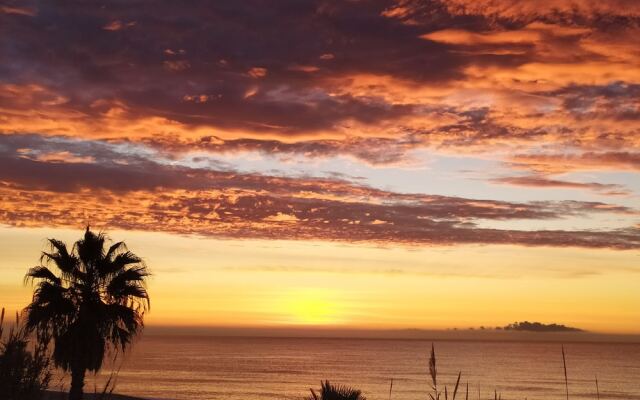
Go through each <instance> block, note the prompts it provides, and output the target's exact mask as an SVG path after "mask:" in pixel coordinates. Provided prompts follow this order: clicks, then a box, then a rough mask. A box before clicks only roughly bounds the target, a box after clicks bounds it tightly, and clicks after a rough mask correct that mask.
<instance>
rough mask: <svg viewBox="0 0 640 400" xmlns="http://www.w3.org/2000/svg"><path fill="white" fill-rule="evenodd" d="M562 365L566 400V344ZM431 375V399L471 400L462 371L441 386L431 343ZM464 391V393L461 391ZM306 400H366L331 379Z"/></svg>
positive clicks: (499, 396) (495, 398) (498, 396)
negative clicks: (459, 398) (450, 383)
mask: <svg viewBox="0 0 640 400" xmlns="http://www.w3.org/2000/svg"><path fill="white" fill-rule="evenodd" d="M561 352H562V365H563V369H564V385H565V396H566V400H569V379H568V376H567V360H566V355H565V351H564V346H563V347H562V350H561ZM429 377H430V379H431V382H430V389H431V392H430V393H428V399H429V400H449V398H451V400H455V399H456V396H458V395H459V393H460V395H461V396H464V398H465V400H469V383H468V382H467V383H466V384H465V386H464V387H462V388H461V386H460V378H461V377H462V372H458V378H457V379H456V382H455V385H454V386H453V390H451V391H450V390H449V387H448V386H446V385H445V386H442V385H441V384H442V382H440V386H439V384H438V382H439V381H438V368H437V360H436V352H435V348H434V346H433V344H432V345H431V354H430V356H429ZM595 387H596V393H595V398H596V400H599V399H600V387H599V385H598V377H597V376H596V377H595ZM392 390H393V379H391V385H390V387H389V400H391V394H392ZM461 392H463V393H461ZM477 398H478V400H480V398H481V396H480V389H478V397H477ZM491 398H492V399H493V400H502V394H500V393H498V391H497V390H494V391H493V393H492V396H491ZM305 400H366V399H365V397H364V396H363V395H362V392H361V391H360V390H358V389H355V388H352V387H349V386H340V385H333V384H331V383H329V381H323V382H321V389H320V393H316V392H315V391H314V390H313V389H311V396H308V397H306V398H305Z"/></svg>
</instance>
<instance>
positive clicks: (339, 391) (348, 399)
mask: <svg viewBox="0 0 640 400" xmlns="http://www.w3.org/2000/svg"><path fill="white" fill-rule="evenodd" d="M306 400H367V399H366V398H365V397H364V396H363V395H362V392H361V391H360V390H358V389H354V388H351V387H349V386H340V385H334V384H332V383H330V382H329V381H321V382H320V393H316V391H315V390H313V389H311V396H308V397H307V398H306Z"/></svg>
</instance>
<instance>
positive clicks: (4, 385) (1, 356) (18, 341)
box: [0, 308, 51, 400]
mask: <svg viewBox="0 0 640 400" xmlns="http://www.w3.org/2000/svg"><path fill="white" fill-rule="evenodd" d="M3 323H4V308H3V309H2V313H0V397H1V398H2V399H4V400H39V399H41V398H42V395H43V392H44V390H45V389H47V387H48V386H49V382H50V380H51V368H50V362H49V357H48V354H47V352H46V347H44V346H42V345H36V346H35V348H34V350H33V352H31V351H29V338H28V335H27V332H26V330H25V329H24V326H23V325H21V323H20V320H19V318H18V317H17V316H16V324H15V326H14V327H12V328H11V329H10V330H9V333H8V335H7V337H6V338H4V335H3V333H4V332H3Z"/></svg>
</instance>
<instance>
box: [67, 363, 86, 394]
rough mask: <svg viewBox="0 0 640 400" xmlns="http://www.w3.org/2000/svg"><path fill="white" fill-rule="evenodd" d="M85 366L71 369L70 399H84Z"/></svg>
mask: <svg viewBox="0 0 640 400" xmlns="http://www.w3.org/2000/svg"><path fill="white" fill-rule="evenodd" d="M84 374H85V369H84V368H83V367H74V368H72V369H71V390H70V391H69V400H82V394H83V392H82V389H83V388H84Z"/></svg>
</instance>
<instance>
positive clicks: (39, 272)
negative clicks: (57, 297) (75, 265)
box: [24, 266, 62, 285]
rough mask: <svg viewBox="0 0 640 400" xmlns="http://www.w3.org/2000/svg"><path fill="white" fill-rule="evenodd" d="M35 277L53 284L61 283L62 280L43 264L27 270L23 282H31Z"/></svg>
mask: <svg viewBox="0 0 640 400" xmlns="http://www.w3.org/2000/svg"><path fill="white" fill-rule="evenodd" d="M35 279H42V280H45V281H48V282H51V283H53V284H55V285H61V284H62V280H61V279H60V278H58V277H57V276H56V275H55V274H54V273H53V272H51V270H50V269H49V268H47V267H45V266H36V267H33V268H30V269H29V271H27V274H26V275H25V277H24V281H25V284H26V283H28V282H30V281H31V282H33V281H34V280H35Z"/></svg>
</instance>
